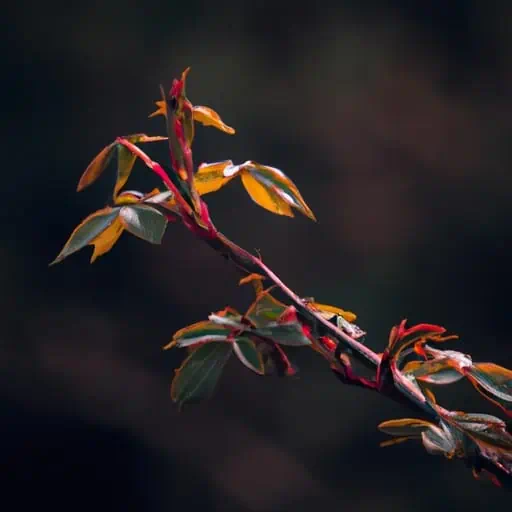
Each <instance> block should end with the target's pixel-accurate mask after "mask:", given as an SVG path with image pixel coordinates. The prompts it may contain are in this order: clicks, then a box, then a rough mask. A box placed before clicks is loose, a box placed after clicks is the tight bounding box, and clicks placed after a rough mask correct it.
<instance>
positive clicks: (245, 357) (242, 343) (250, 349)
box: [233, 336, 265, 375]
mask: <svg viewBox="0 0 512 512" xmlns="http://www.w3.org/2000/svg"><path fill="white" fill-rule="evenodd" d="M233 351H234V352H235V354H236V356H237V357H238V359H239V360H240V362H241V363H242V364H244V365H245V366H247V368H249V369H250V370H252V371H253V372H255V373H257V374H258V375H264V374H265V367H264V365H263V359H262V357H261V354H260V352H259V351H258V349H257V347H256V344H255V343H254V341H252V340H251V339H249V338H247V337H245V336H239V337H237V338H236V340H235V342H234V343H233Z"/></svg>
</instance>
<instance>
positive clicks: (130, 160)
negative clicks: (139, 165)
mask: <svg viewBox="0 0 512 512" xmlns="http://www.w3.org/2000/svg"><path fill="white" fill-rule="evenodd" d="M135 160H137V156H136V155H134V154H133V153H132V152H131V151H130V150H129V149H128V148H126V147H125V146H122V145H121V144H118V145H117V181H116V184H115V187H114V198H115V197H116V196H117V194H119V191H120V190H121V189H122V188H123V187H124V186H125V184H126V182H127V181H128V178H129V176H130V174H131V172H132V169H133V165H134V164H135Z"/></svg>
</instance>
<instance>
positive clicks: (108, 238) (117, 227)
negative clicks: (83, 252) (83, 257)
mask: <svg viewBox="0 0 512 512" xmlns="http://www.w3.org/2000/svg"><path fill="white" fill-rule="evenodd" d="M122 233H123V224H122V223H121V220H120V218H119V217H117V218H116V219H115V220H114V222H112V224H110V226H109V227H108V228H107V229H105V231H103V232H102V233H101V234H100V235H98V236H97V237H96V238H95V239H94V240H93V241H92V242H91V243H90V245H94V251H93V253H92V256H91V263H94V262H95V261H96V258H98V257H99V256H102V255H103V254H106V253H107V252H109V251H110V249H112V247H114V245H115V243H116V242H117V241H118V240H119V237H120V236H121V235H122Z"/></svg>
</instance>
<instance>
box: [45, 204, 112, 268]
mask: <svg viewBox="0 0 512 512" xmlns="http://www.w3.org/2000/svg"><path fill="white" fill-rule="evenodd" d="M118 215H119V208H110V207H107V208H103V209H101V210H98V211H97V212H94V213H92V214H91V215H89V216H88V217H86V218H85V219H84V220H83V221H82V222H81V223H80V224H79V225H78V226H77V227H76V228H75V229H74V231H73V232H72V233H71V235H70V237H69V239H68V241H67V242H66V244H65V245H64V247H63V249H62V250H61V251H60V253H59V255H58V256H57V257H56V258H55V259H54V260H53V261H52V263H50V265H54V264H55V263H59V262H61V261H62V260H63V259H64V258H67V257H68V256H70V255H71V254H73V253H74V252H76V251H79V250H80V249H82V248H83V247H85V246H87V245H92V244H94V246H95V247H94V252H93V255H92V258H91V263H92V262H93V261H94V260H95V259H96V258H97V257H98V256H100V255H101V254H104V253H105V252H107V251H109V250H110V249H111V248H112V246H113V245H114V243H115V242H116V241H117V239H118V238H119V236H121V232H122V227H121V229H119V223H118V222H117V221H118ZM111 226H113V227H112V228H111V229H110V230H108V228H110V227H111ZM107 230H108V231H107ZM106 231H107V232H106ZM105 232H106V233H105ZM99 237H101V238H99Z"/></svg>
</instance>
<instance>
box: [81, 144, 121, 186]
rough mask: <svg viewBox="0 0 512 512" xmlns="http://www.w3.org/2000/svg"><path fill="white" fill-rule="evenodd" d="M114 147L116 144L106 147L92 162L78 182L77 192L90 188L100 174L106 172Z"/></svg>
mask: <svg viewBox="0 0 512 512" xmlns="http://www.w3.org/2000/svg"><path fill="white" fill-rule="evenodd" d="M114 147H115V144H114V143H112V144H109V145H108V146H105V147H104V148H103V149H102V150H101V151H100V152H99V153H98V154H97V155H96V156H95V157H94V158H93V160H92V162H91V163H90V164H89V165H88V166H87V169H85V171H84V173H83V174H82V176H81V178H80V181H79V182H78V186H77V188H76V190H77V192H80V191H81V190H83V189H84V188H85V187H88V186H89V185H90V184H91V183H93V182H94V181H96V180H97V179H98V177H99V176H100V174H101V173H102V172H103V171H104V169H105V167H107V165H108V163H109V162H110V159H111V158H112V155H113V150H114Z"/></svg>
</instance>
